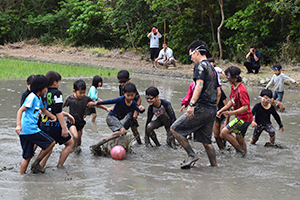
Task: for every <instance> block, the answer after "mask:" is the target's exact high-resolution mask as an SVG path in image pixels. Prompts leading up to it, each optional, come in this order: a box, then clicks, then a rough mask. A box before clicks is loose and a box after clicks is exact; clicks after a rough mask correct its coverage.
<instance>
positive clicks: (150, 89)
mask: <svg viewBox="0 0 300 200" xmlns="http://www.w3.org/2000/svg"><path fill="white" fill-rule="evenodd" d="M146 95H149V96H153V97H156V96H157V95H159V91H158V89H157V88H156V87H153V86H151V87H148V89H147V90H146Z"/></svg>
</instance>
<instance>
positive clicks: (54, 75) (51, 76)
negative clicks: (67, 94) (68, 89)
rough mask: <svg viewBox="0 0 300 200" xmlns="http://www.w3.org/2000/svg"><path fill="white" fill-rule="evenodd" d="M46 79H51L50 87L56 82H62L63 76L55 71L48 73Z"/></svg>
mask: <svg viewBox="0 0 300 200" xmlns="http://www.w3.org/2000/svg"><path fill="white" fill-rule="evenodd" d="M46 77H47V78H48V79H49V86H51V85H53V83H54V82H55V81H57V82H58V81H61V76H60V74H59V73H57V72H55V71H48V72H47V73H46Z"/></svg>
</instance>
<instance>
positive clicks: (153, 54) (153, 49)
mask: <svg viewBox="0 0 300 200" xmlns="http://www.w3.org/2000/svg"><path fill="white" fill-rule="evenodd" d="M147 37H148V38H150V59H151V64H152V67H155V65H154V60H155V58H157V56H158V53H159V38H161V34H160V33H159V32H158V29H157V28H156V27H155V26H153V27H152V31H151V32H150V33H149V34H148V36H147ZM155 68H156V67H155Z"/></svg>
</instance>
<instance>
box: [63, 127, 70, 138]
mask: <svg viewBox="0 0 300 200" xmlns="http://www.w3.org/2000/svg"><path fill="white" fill-rule="evenodd" d="M68 135H69V132H68V129H67V127H65V128H62V129H61V136H62V137H64V138H66V137H68Z"/></svg>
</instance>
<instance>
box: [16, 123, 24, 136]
mask: <svg viewBox="0 0 300 200" xmlns="http://www.w3.org/2000/svg"><path fill="white" fill-rule="evenodd" d="M15 131H16V133H17V134H18V135H20V133H21V132H23V130H22V126H21V125H17V127H16V129H15Z"/></svg>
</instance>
